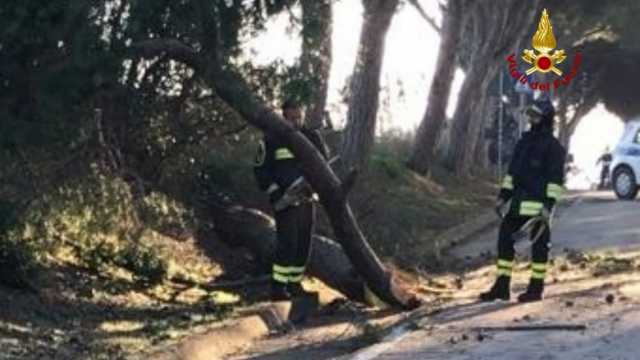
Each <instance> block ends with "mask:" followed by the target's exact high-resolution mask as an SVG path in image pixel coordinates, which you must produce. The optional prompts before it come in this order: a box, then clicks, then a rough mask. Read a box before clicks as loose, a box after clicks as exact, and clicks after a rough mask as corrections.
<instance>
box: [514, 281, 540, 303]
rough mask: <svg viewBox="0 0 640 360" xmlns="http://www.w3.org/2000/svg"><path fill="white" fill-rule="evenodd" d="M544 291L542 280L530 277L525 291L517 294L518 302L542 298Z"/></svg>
mask: <svg viewBox="0 0 640 360" xmlns="http://www.w3.org/2000/svg"><path fill="white" fill-rule="evenodd" d="M543 291H544V280H541V279H531V280H529V286H527V291H526V292H523V293H522V294H520V295H518V302H521V303H527V302H533V301H540V300H542V292H543Z"/></svg>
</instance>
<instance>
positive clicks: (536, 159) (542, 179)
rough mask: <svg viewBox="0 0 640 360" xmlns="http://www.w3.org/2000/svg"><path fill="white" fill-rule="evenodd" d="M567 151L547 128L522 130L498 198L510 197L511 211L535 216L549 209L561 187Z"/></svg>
mask: <svg viewBox="0 0 640 360" xmlns="http://www.w3.org/2000/svg"><path fill="white" fill-rule="evenodd" d="M565 158H566V151H565V149H564V147H563V146H562V145H561V144H560V142H559V141H558V140H557V139H556V138H555V137H554V136H553V133H552V131H551V129H550V128H542V129H536V130H532V131H528V132H526V133H524V134H523V136H522V138H521V139H520V140H519V141H518V143H517V144H516V149H515V152H514V154H513V158H512V159H511V163H510V164H509V171H508V173H507V175H506V176H505V177H504V179H503V181H502V186H501V191H500V195H499V196H500V198H502V199H503V200H504V201H508V200H512V201H511V208H510V214H512V215H518V216H536V215H539V214H540V211H541V210H542V208H543V207H546V208H547V209H549V210H550V209H551V208H552V207H553V206H554V205H555V203H556V201H557V200H558V199H559V198H560V196H561V195H562V193H563V190H564V170H565V166H564V164H565Z"/></svg>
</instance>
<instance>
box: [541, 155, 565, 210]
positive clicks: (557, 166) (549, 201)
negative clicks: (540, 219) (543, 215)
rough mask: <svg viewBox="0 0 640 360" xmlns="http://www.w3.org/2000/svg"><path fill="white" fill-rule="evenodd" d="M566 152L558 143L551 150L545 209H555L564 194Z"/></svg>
mask: <svg viewBox="0 0 640 360" xmlns="http://www.w3.org/2000/svg"><path fill="white" fill-rule="evenodd" d="M566 157H567V155H566V151H565V150H564V147H562V145H560V144H558V143H556V144H554V146H552V147H551V148H550V149H549V159H548V164H549V167H548V168H547V179H546V180H547V181H546V184H545V189H544V191H545V201H544V204H545V207H546V208H547V209H551V208H553V206H555V204H556V202H557V201H558V200H559V199H560V197H561V196H562V194H563V192H564V178H565V166H564V165H565V160H566Z"/></svg>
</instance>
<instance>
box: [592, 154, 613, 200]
mask: <svg viewBox="0 0 640 360" xmlns="http://www.w3.org/2000/svg"><path fill="white" fill-rule="evenodd" d="M612 161H613V156H611V152H610V151H609V147H608V146H607V147H606V148H605V149H604V153H603V154H602V156H600V157H599V158H598V161H597V162H596V166H597V165H599V164H600V163H602V170H601V171H600V184H598V190H602V189H604V188H606V186H607V182H608V180H609V169H610V166H611V162H612Z"/></svg>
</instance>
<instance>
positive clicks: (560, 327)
mask: <svg viewBox="0 0 640 360" xmlns="http://www.w3.org/2000/svg"><path fill="white" fill-rule="evenodd" d="M472 330H474V331H481V332H482V331H485V332H489V331H584V330H587V326H586V325H575V324H552V325H521V326H494V327H491V326H489V327H477V328H472Z"/></svg>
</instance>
